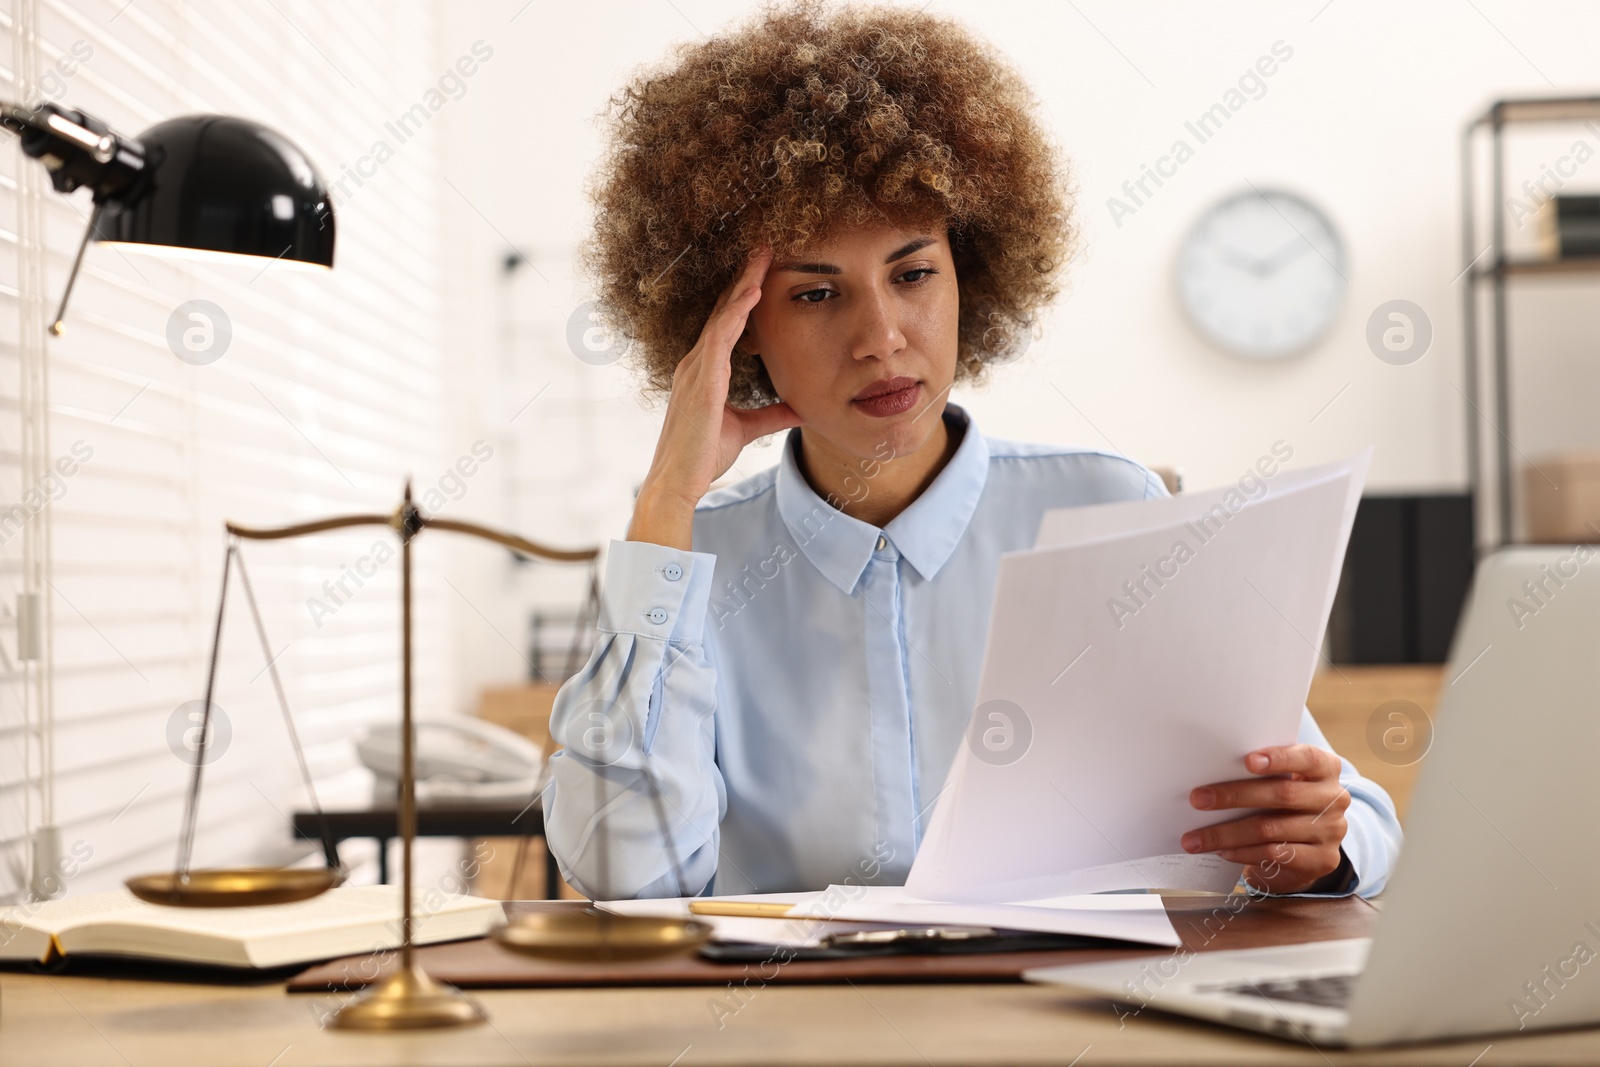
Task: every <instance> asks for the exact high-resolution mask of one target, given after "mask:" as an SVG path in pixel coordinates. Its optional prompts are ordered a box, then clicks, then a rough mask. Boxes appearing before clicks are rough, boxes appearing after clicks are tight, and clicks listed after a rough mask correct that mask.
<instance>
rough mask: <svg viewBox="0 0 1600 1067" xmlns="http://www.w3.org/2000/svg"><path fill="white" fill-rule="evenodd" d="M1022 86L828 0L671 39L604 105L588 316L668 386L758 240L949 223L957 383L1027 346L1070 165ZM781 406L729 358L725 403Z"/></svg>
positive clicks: (791, 246)
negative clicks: (659, 61)
mask: <svg viewBox="0 0 1600 1067" xmlns="http://www.w3.org/2000/svg"><path fill="white" fill-rule="evenodd" d="M1034 109H1035V99H1034V97H1033V94H1032V92H1031V91H1030V90H1029V88H1028V87H1027V85H1026V84H1025V83H1024V82H1023V80H1022V78H1021V77H1020V76H1019V75H1018V74H1017V73H1016V72H1015V71H1013V70H1012V69H1011V67H1010V66H1009V65H1008V64H1007V63H1006V62H1005V60H1004V59H1003V58H1002V57H1001V56H1000V54H999V53H998V52H997V51H996V50H995V49H994V48H993V47H992V46H991V45H989V44H987V43H986V42H984V41H983V40H981V39H980V38H978V37H976V36H974V35H973V34H972V33H970V32H969V31H967V30H966V29H965V28H964V27H962V26H961V25H960V24H959V23H957V22H956V21H955V20H953V19H951V18H948V17H945V16H940V15H931V14H925V13H922V12H918V11H912V10H905V9H898V8H890V7H872V6H865V5H855V6H850V7H844V8H835V9H830V8H829V7H828V6H827V4H826V3H825V0H798V2H792V3H787V4H783V5H781V6H774V5H773V4H770V3H769V4H768V5H767V6H765V7H763V8H762V9H761V10H760V11H759V12H757V13H756V14H755V15H754V16H753V17H752V18H751V20H750V21H749V23H748V24H746V25H744V26H742V27H740V28H739V29H737V30H736V31H734V32H731V33H726V34H721V35H717V36H713V37H711V38H709V39H707V40H703V41H698V42H692V43H689V44H685V45H680V46H678V48H677V49H676V55H675V57H674V58H673V59H671V60H669V61H668V62H667V63H665V64H663V65H662V66H661V67H659V68H656V69H653V70H651V69H647V70H645V71H643V72H642V73H640V74H638V75H636V76H635V77H634V79H633V80H632V81H631V82H630V83H629V84H628V85H626V86H625V87H624V88H623V89H622V90H621V91H620V92H619V93H618V94H616V95H614V96H613V97H612V98H611V100H610V101H609V105H608V107H607V109H606V112H605V116H606V117H607V118H608V119H609V123H608V125H609V133H610V138H609V146H608V148H607V150H606V152H605V154H604V155H603V156H602V158H601V160H600V164H599V166H598V168H597V170H596V172H595V174H594V176H593V177H592V178H591V180H590V183H589V187H588V190H587V191H588V194H589V196H590V198H591V199H592V201H593V204H594V208H595V228H594V232H593V234H592V236H591V237H590V238H589V240H588V241H587V242H585V244H584V246H583V247H582V249H581V251H580V266H581V267H582V269H583V270H584V271H585V272H586V273H588V274H589V276H590V277H591V278H592V279H594V282H595V286H596V289H595V303H596V308H597V311H598V313H599V315H600V317H601V318H602V319H603V320H604V321H606V322H607V323H608V325H609V326H610V327H611V328H612V329H613V330H617V331H619V332H620V333H621V334H622V336H623V337H624V338H626V339H627V340H628V341H629V343H630V356H631V357H632V359H633V360H634V361H635V363H636V365H637V368H638V369H639V370H640V371H642V372H643V377H644V379H645V391H646V393H654V394H656V395H661V394H665V393H666V392H668V391H670V389H671V386H672V372H673V369H674V368H675V367H676V366H677V365H678V362H679V361H680V360H681V359H682V358H683V357H684V355H685V354H687V353H688V352H689V350H690V349H691V348H692V347H693V346H694V344H695V342H696V341H697V339H698V338H699V335H700V330H701V328H702V326H703V325H704V323H705V321H706V319H707V317H708V316H709V315H710V313H711V310H712V307H713V305H714V304H715V303H716V300H717V297H718V295H719V294H720V293H721V292H722V290H723V289H724V288H726V287H727V285H728V284H729V283H730V282H731V281H732V280H733V278H734V277H735V275H736V274H737V272H738V271H739V269H740V267H741V266H742V265H743V263H744V262H745V260H746V258H747V257H748V255H749V254H750V251H751V250H752V249H753V248H755V247H756V246H758V245H759V244H762V243H765V244H768V245H770V246H771V247H772V249H773V251H774V254H775V256H776V257H777V259H778V260H781V259H783V258H785V257H786V256H788V255H791V254H793V253H797V252H799V251H800V250H801V249H802V248H804V247H805V246H806V245H807V244H808V242H810V241H812V240H814V239H818V238H824V237H826V236H827V235H829V234H831V233H834V232H836V229H835V228H836V227H846V228H847V227H852V226H858V225H863V224H868V225H870V224H874V223H876V224H882V223H883V222H885V221H888V222H890V223H891V224H893V225H896V226H900V227H902V228H904V229H908V230H909V229H910V228H911V227H913V226H918V225H922V226H926V225H928V224H930V223H933V222H935V221H944V222H945V223H946V224H947V226H948V233H949V238H950V244H951V250H952V253H953V256H954V263H955V267H956V275H957V278H958V281H959V285H960V294H961V299H960V326H959V331H958V332H959V339H958V353H957V364H956V375H955V380H956V381H957V382H970V383H974V384H977V383H981V382H982V381H983V380H984V379H985V378H986V377H987V372H988V369H989V367H990V366H991V365H994V364H998V363H1004V362H1008V361H1009V360H1011V359H1013V358H1015V357H1016V356H1017V355H1019V354H1020V353H1021V351H1022V350H1023V349H1025V348H1026V347H1027V343H1028V340H1029V338H1030V337H1031V336H1032V331H1033V326H1034V322H1035V317H1036V314H1037V312H1038V310H1039V309H1040V308H1042V307H1043V306H1044V305H1046V304H1048V303H1049V302H1050V301H1052V300H1054V299H1055V297H1056V296H1057V295H1058V292H1059V289H1058V284H1057V279H1058V277H1059V275H1060V273H1061V271H1062V269H1063V267H1064V266H1065V265H1066V263H1067V262H1068V260H1069V259H1070V258H1071V256H1072V253H1073V251H1074V249H1075V246H1076V241H1077V230H1076V227H1075V224H1074V220H1073V218H1072V212H1071V206H1072V200H1073V194H1072V191H1071V189H1070V185H1069V180H1068V179H1069V172H1068V169H1067V165H1066V163H1065V162H1064V160H1063V159H1062V157H1061V156H1060V155H1059V154H1058V153H1057V152H1056V150H1055V148H1054V146H1053V145H1052V144H1051V142H1050V140H1049V137H1048V136H1047V134H1046V132H1045V130H1044V129H1043V128H1042V126H1041V125H1040V123H1039V122H1038V120H1037V119H1036V117H1035V115H1034ZM776 399H777V396H776V394H775V393H774V391H773V387H772V382H771V380H770V379H769V378H768V377H767V374H766V370H765V368H764V367H763V366H762V365H761V362H760V359H759V357H758V356H752V355H748V354H745V353H743V352H739V351H737V350H736V351H735V353H734V356H733V376H732V382H731V384H730V388H729V401H730V402H731V403H732V404H733V405H734V406H735V407H741V408H748V407H756V406H760V405H762V404H768V403H772V402H773V401H775V400H776Z"/></svg>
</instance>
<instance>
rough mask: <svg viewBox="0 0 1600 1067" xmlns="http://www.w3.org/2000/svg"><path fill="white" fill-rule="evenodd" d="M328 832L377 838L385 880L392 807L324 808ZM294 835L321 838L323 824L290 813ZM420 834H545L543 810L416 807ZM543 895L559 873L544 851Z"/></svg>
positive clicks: (340, 837)
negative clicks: (292, 818)
mask: <svg viewBox="0 0 1600 1067" xmlns="http://www.w3.org/2000/svg"><path fill="white" fill-rule="evenodd" d="M323 815H324V817H325V818H326V819H327V823H328V831H329V833H330V834H331V835H332V837H333V840H334V843H335V844H337V843H338V842H340V841H345V840H348V839H349V838H352V837H371V838H375V839H376V840H377V842H378V881H380V882H383V883H387V882H388V881H389V842H390V841H391V840H392V839H394V838H396V837H399V836H400V830H399V825H398V821H397V819H396V817H395V812H394V809H392V808H389V809H384V808H372V809H366V810H360V811H328V812H324V813H323ZM294 836H295V837H297V838H300V839H303V840H311V841H320V840H322V822H321V820H319V819H318V818H317V815H316V813H315V812H310V811H297V812H295V813H294ZM417 836H418V837H537V838H541V839H543V838H544V813H543V812H542V811H540V810H539V807H538V805H537V804H531V805H523V806H520V807H511V806H505V807H491V806H487V805H485V806H480V807H473V806H468V805H461V806H458V807H437V808H421V807H419V808H418V809H417ZM544 857H545V858H544V878H545V882H544V885H545V893H547V894H554V893H555V892H556V888H557V887H558V886H559V885H560V884H561V871H560V869H559V868H558V867H557V866H556V859H555V857H554V856H553V855H551V854H550V848H549V845H548V843H547V844H546V845H545V850H544ZM513 888H514V887H513Z"/></svg>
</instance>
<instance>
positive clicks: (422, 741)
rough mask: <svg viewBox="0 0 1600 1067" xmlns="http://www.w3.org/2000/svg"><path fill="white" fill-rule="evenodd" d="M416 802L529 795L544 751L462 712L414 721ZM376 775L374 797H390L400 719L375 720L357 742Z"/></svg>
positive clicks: (538, 782) (539, 780) (537, 783)
mask: <svg viewBox="0 0 1600 1067" xmlns="http://www.w3.org/2000/svg"><path fill="white" fill-rule="evenodd" d="M416 731H417V732H416V753H415V759H416V770H417V801H418V803H428V802H442V803H452V802H455V803H496V802H508V803H512V802H517V801H522V802H527V801H531V800H532V799H533V798H534V797H535V796H536V795H537V794H538V792H539V790H540V789H541V788H542V787H543V785H544V782H543V775H544V768H545V760H544V752H543V750H542V749H541V748H540V747H539V745H537V744H535V743H534V742H532V741H530V740H528V739H527V738H525V737H522V736H520V735H518V734H515V733H512V732H511V731H510V730H507V729H506V728H505V727H503V726H497V725H495V724H494V723H492V722H485V721H483V720H482V719H470V718H466V717H464V716H459V715H453V716H441V717H438V718H427V719H418V720H417V722H416ZM356 751H357V752H358V753H359V754H360V756H361V762H362V763H364V764H366V766H367V768H368V769H369V770H371V771H372V772H373V774H374V775H375V776H376V781H375V782H374V784H373V797H374V800H376V801H378V802H392V801H393V800H394V797H395V794H396V792H397V790H398V787H399V778H400V724H399V723H395V722H384V723H376V724H374V725H372V726H371V727H369V728H368V729H367V732H366V735H365V736H364V737H362V738H361V740H359V741H357V742H356Z"/></svg>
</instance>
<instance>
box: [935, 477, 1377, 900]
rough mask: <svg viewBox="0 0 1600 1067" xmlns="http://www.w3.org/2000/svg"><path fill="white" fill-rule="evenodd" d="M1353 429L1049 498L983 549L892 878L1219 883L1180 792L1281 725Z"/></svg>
mask: <svg viewBox="0 0 1600 1067" xmlns="http://www.w3.org/2000/svg"><path fill="white" fill-rule="evenodd" d="M1370 457H1371V451H1370V449H1369V450H1368V451H1367V452H1364V453H1362V454H1361V455H1360V456H1357V457H1355V458H1354V459H1352V460H1348V461H1346V462H1343V463H1337V464H1331V465H1328V466H1324V467H1318V468H1314V469H1311V470H1307V471H1303V472H1298V473H1295V474H1289V473H1280V474H1277V475H1276V476H1275V477H1274V478H1272V479H1260V478H1257V479H1254V480H1251V481H1249V482H1248V484H1245V483H1241V486H1234V487H1228V488H1225V489H1219V490H1212V491H1209V492H1202V493H1194V494H1189V495H1185V496H1180V497H1175V498H1172V499H1162V500H1154V501H1140V502H1131V503H1122V504H1109V505H1102V506H1096V507H1083V508H1070V509H1064V510H1060V511H1052V512H1050V513H1049V514H1048V515H1047V516H1046V517H1045V521H1044V523H1043V525H1042V529H1041V531H1040V536H1039V544H1040V546H1041V547H1037V548H1035V549H1033V550H1030V551H1023V552H1013V553H1007V554H1006V555H1005V556H1004V557H1002V560H1001V566H1000V574H999V579H998V582H997V586H996V592H995V601H994V609H993V615H992V621H991V623H990V629H989V638H988V647H987V650H986V653H985V660H984V667H983V674H982V678H981V680H980V682H979V687H978V696H977V704H976V707H975V709H974V712H973V719H972V724H971V728H970V729H969V730H968V733H967V743H966V744H965V745H963V746H962V747H961V748H960V749H958V751H957V753H956V758H955V760H954V762H953V764H952V765H951V768H950V773H949V776H948V778H947V780H946V784H945V788H944V791H943V792H942V793H941V795H940V797H939V801H938V804H937V807H936V808H935V810H934V813H933V817H932V819H931V821H930V823H929V828H928V831H927V834H926V835H925V837H924V839H923V841H922V844H921V847H920V848H919V849H918V852H917V857H916V860H915V862H914V864H913V866H912V869H911V873H910V876H909V878H908V879H907V882H906V889H907V891H908V892H910V893H914V894H915V895H916V896H917V897H920V898H922V899H925V900H965V901H977V902H988V903H994V902H1006V901H1018V900H1032V899H1041V898H1049V897H1057V896H1061V895H1063V894H1073V893H1089V892H1099V891H1104V890H1111V889H1124V888H1155V887H1163V888H1167V887H1170V888H1190V889H1212V890H1224V889H1227V888H1229V887H1231V886H1232V885H1233V884H1234V883H1235V882H1236V881H1237V879H1238V876H1239V873H1240V870H1241V868H1240V866H1239V865H1237V864H1231V863H1226V862H1224V861H1222V860H1220V859H1218V858H1217V857H1215V856H1209V855H1207V856H1198V857H1195V856H1189V855H1187V854H1185V853H1183V852H1182V849H1181V846H1180V845H1179V839H1180V838H1181V837H1182V835H1183V834H1184V833H1185V832H1186V831H1188V830H1191V829H1195V828H1196V827H1197V826H1200V825H1205V824H1208V823H1215V822H1225V821H1229V820H1231V819H1234V818H1238V817H1240V816H1242V815H1244V814H1246V813H1245V812H1242V811H1231V812H1221V813H1211V814H1209V815H1208V813H1202V812H1199V811H1197V810H1195V809H1194V808H1193V807H1191V806H1190V804H1189V793H1190V791H1191V790H1192V789H1194V788H1195V787H1197V786H1201V785H1206V784H1209V783H1212V782H1220V781H1228V780H1231V779H1238V778H1245V777H1249V774H1248V772H1247V771H1246V770H1245V768H1244V762H1243V760H1244V756H1245V754H1246V753H1248V752H1250V751H1252V750H1254V749H1257V748H1261V747H1264V746H1268V745H1285V744H1292V743H1294V741H1295V739H1296V737H1297V736H1298V731H1299V724H1300V718H1301V714H1302V709H1303V707H1304V700H1305V696H1306V692H1307V690H1308V689H1309V688H1310V684H1311V677H1312V674H1313V672H1314V670H1315V668H1316V663H1317V657H1318V648H1319V645H1320V643H1321V639H1322V635H1323V632H1324V630H1325V628H1326V626H1327V621H1328V614H1329V611H1330V609H1331V606H1332V601H1333V593H1334V590H1335V588H1336V587H1337V585H1338V576H1339V570H1340V566H1341V563H1342V561H1343V558H1344V550H1345V546H1346V544H1347V542H1348V540H1349V534H1350V526H1351V523H1352V522H1353V520H1354V516H1355V509H1356V505H1357V503H1358V502H1359V499H1360V494H1361V487H1362V485H1363V483H1364V481H1365V475H1366V468H1367V465H1368V463H1369V461H1370Z"/></svg>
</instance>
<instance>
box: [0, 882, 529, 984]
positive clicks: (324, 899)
mask: <svg viewBox="0 0 1600 1067" xmlns="http://www.w3.org/2000/svg"><path fill="white" fill-rule="evenodd" d="M432 900H433V898H432V897H431V896H427V897H423V898H422V899H421V900H419V901H417V902H416V903H417V904H418V906H417V907H416V926H415V934H414V938H415V941H416V943H417V944H430V943H432V942H435V941H455V940H459V939H461V938H467V937H481V936H483V935H484V934H486V933H488V932H489V928H490V927H492V926H495V925H496V924H498V923H501V922H503V921H505V916H504V913H503V912H502V911H501V908H500V902H499V901H497V900H485V899H483V898H482V897H471V896H450V897H445V898H444V902H443V903H442V904H439V905H438V906H437V907H433V906H426V907H425V906H422V905H423V904H424V903H426V904H427V905H431V904H432ZM399 944H400V887H399V886H393V885H363V886H340V887H338V888H336V889H330V890H329V891H328V892H326V893H324V894H322V895H321V896H319V897H314V898H312V899H311V900H302V901H297V902H296V903H293V904H269V905H266V906H263V907H254V908H169V907H163V906H162V905H159V904H147V903H145V902H144V901H142V900H139V899H138V898H137V897H135V896H134V895H133V894H132V893H130V892H128V891H127V890H126V889H114V890H111V891H109V892H105V893H94V894H90V895H88V896H82V897H73V898H70V899H67V900H50V901H44V902H42V903H35V904H20V905H16V906H14V907H9V908H0V960H39V961H40V962H49V961H50V960H52V959H55V958H56V957H59V956H76V955H114V956H140V957H145V958H148V959H159V960H172V961H176V962H179V963H203V964H212V965H215V966H221V967H282V966H286V965H289V964H294V963H310V962H311V961H313V960H325V959H332V958H334V957H335V956H350V955H354V954H356V953H360V952H367V951H383V950H385V949H392V948H395V947H397V946H398V945H399Z"/></svg>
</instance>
